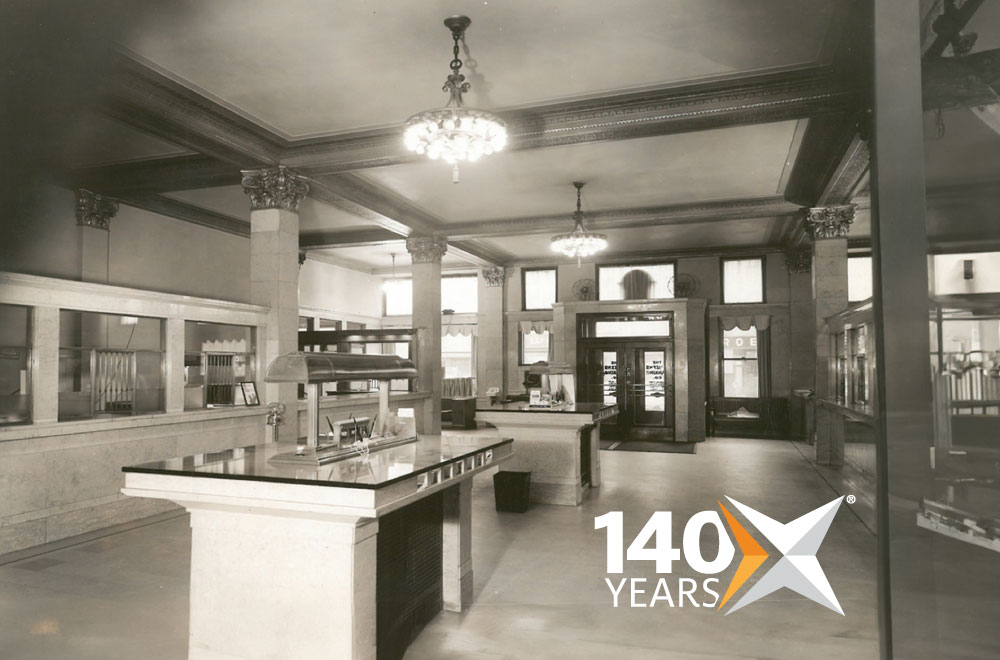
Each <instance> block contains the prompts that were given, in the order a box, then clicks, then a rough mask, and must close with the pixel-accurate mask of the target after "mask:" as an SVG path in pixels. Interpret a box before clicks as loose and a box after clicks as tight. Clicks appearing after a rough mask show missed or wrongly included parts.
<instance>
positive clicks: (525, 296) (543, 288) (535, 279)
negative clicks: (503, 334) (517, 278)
mask: <svg viewBox="0 0 1000 660" xmlns="http://www.w3.org/2000/svg"><path fill="white" fill-rule="evenodd" d="M556 281H557V280H556V269H555V268H525V269H524V270H522V271H521V308H522V309H525V310H528V309H551V308H552V304H553V303H555V302H556Z"/></svg>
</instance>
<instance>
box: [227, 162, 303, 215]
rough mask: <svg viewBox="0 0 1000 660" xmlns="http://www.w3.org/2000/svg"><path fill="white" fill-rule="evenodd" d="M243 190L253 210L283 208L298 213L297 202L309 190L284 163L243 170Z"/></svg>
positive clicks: (301, 179) (300, 178)
mask: <svg viewBox="0 0 1000 660" xmlns="http://www.w3.org/2000/svg"><path fill="white" fill-rule="evenodd" d="M243 192H244V193H246V194H247V195H250V208H251V209H252V210H254V211H263V210H265V209H283V210H285V211H292V212H293V213H298V211H299V202H301V201H302V199H303V198H304V197H305V196H306V194H307V193H308V192H309V184H308V183H307V180H306V178H305V177H304V176H300V175H298V174H296V173H295V172H293V171H292V170H290V169H288V168H287V167H285V166H284V165H278V166H277V167H265V168H262V169H259V170H243Z"/></svg>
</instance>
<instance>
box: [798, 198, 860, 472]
mask: <svg viewBox="0 0 1000 660" xmlns="http://www.w3.org/2000/svg"><path fill="white" fill-rule="evenodd" d="M853 221H854V205H853V204H850V205H846V206H826V207H819V208H811V209H809V210H808V212H807V214H806V230H807V231H808V232H809V235H810V236H811V237H812V239H813V242H812V294H813V304H814V312H815V321H816V323H815V337H816V363H815V366H816V371H815V381H814V382H815V390H816V402H817V406H816V417H815V420H816V461H817V463H819V464H821V465H831V466H834V467H839V466H841V465H843V464H844V441H843V439H844V429H843V424H844V418H843V417H842V416H840V415H839V414H837V413H835V412H833V411H831V410H830V409H829V408H827V407H825V406H823V405H820V403H819V402H821V401H830V400H833V399H834V398H835V391H834V387H835V386H834V383H835V378H836V371H835V369H836V365H835V364H834V352H833V342H832V341H831V339H830V328H829V327H828V326H827V323H826V319H827V318H829V317H830V316H832V315H834V314H836V313H838V312H841V311H843V310H844V309H846V308H847V234H848V231H849V230H850V225H851V223H852V222H853Z"/></svg>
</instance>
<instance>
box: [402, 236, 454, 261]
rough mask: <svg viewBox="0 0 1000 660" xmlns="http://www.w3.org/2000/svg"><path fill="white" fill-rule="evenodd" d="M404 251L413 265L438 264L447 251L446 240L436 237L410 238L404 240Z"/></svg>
mask: <svg viewBox="0 0 1000 660" xmlns="http://www.w3.org/2000/svg"><path fill="white" fill-rule="evenodd" d="M406 251H407V252H409V253H410V257H411V258H412V259H413V263H415V264H434V263H437V264H439V263H441V257H443V256H444V253H445V252H447V251H448V240H447V239H445V238H440V237H438V236H410V237H409V238H407V239H406Z"/></svg>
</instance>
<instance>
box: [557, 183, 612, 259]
mask: <svg viewBox="0 0 1000 660" xmlns="http://www.w3.org/2000/svg"><path fill="white" fill-rule="evenodd" d="M573 185H574V186H576V212H575V213H574V214H573V223H574V224H573V231H571V232H569V233H568V234H559V235H557V236H553V237H552V245H551V247H552V251H553V252H561V253H562V254H565V255H566V256H567V257H571V258H573V257H575V258H576V263H577V265H579V264H580V260H581V259H582V258H583V257H591V256H593V255H595V254H597V253H598V252H600V251H601V250H603V249H605V248H607V247H608V237H607V236H606V235H604V234H598V233H595V232H592V231H587V230H586V229H585V228H584V227H583V211H582V210H581V209H580V191H581V190H582V189H583V185H584V184H583V182H581V181H574V182H573Z"/></svg>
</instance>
